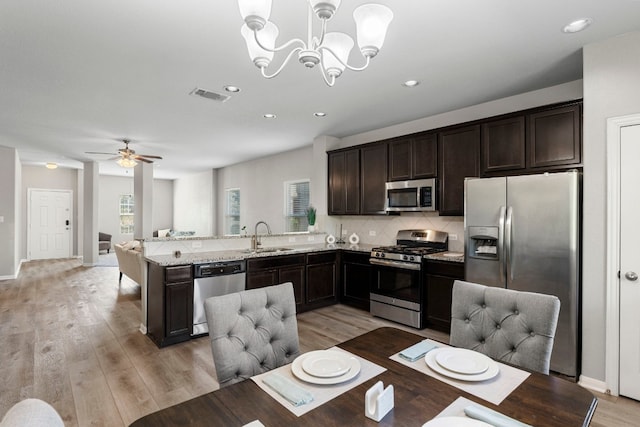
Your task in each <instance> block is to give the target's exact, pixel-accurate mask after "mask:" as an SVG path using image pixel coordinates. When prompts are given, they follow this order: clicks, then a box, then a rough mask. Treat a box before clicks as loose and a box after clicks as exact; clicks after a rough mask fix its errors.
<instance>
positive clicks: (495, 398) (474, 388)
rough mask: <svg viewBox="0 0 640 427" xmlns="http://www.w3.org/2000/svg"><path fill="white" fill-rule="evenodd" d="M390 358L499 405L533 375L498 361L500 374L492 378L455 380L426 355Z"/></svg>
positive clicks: (397, 355)
mask: <svg viewBox="0 0 640 427" xmlns="http://www.w3.org/2000/svg"><path fill="white" fill-rule="evenodd" d="M428 341H429V342H433V343H436V344H438V346H439V347H448V346H447V345H446V344H442V343H439V342H437V341H432V340H428ZM390 359H391V360H395V361H396V362H398V363H402V364H403V365H405V366H408V367H410V368H412V369H415V370H416V371H419V372H422V373H423V374H426V375H429V376H430V377H433V378H436V379H438V380H440V381H442V382H444V383H447V384H449V385H452V386H454V387H456V388H459V389H460V390H464V391H466V392H467V393H470V394H472V395H474V396H477V397H479V398H480V399H484V400H486V401H487V402H491V403H493V404H494V405H499V404H500V403H501V402H502V401H503V400H504V399H505V398H506V397H507V396H509V394H511V392H512V391H513V390H515V389H516V388H518V386H519V385H520V384H522V383H523V382H524V380H526V379H527V378H528V377H529V375H531V374H530V373H529V372H526V371H523V370H522V369H518V368H514V367H513V366H509V365H505V364H503V363H500V362H496V363H498V366H499V367H500V372H499V373H498V375H496V376H495V377H494V378H492V379H490V380H486V381H480V382H476V383H473V382H467V381H460V380H455V379H453V378H449V377H446V376H444V375H440V374H439V373H437V372H435V371H434V370H433V369H431V368H430V367H429V366H428V365H427V363H426V362H425V361H424V357H423V358H421V359H418V360H416V361H415V362H409V361H408V360H405V359H403V358H402V357H400V355H399V353H396V354H394V355H393V356H391V357H390Z"/></svg>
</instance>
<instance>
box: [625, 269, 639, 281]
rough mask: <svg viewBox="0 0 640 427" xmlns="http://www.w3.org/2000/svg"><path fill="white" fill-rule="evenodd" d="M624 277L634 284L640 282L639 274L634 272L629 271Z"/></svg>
mask: <svg viewBox="0 0 640 427" xmlns="http://www.w3.org/2000/svg"><path fill="white" fill-rule="evenodd" d="M624 277H626V278H627V280H631V281H632V282H635V281H636V280H638V274H637V273H636V272H634V271H627V272H626V273H624Z"/></svg>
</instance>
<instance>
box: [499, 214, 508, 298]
mask: <svg viewBox="0 0 640 427" xmlns="http://www.w3.org/2000/svg"><path fill="white" fill-rule="evenodd" d="M505 212H506V207H504V206H500V217H499V220H498V260H499V264H500V284H501V285H502V286H503V287H504V286H505V285H506V284H505V277H507V271H506V268H507V264H506V262H505V259H504V258H505V252H504V222H505V215H506V213H505Z"/></svg>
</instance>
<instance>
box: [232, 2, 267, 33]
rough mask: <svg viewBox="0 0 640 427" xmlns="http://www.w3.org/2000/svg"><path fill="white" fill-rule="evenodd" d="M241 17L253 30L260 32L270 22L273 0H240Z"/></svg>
mask: <svg viewBox="0 0 640 427" xmlns="http://www.w3.org/2000/svg"><path fill="white" fill-rule="evenodd" d="M238 7H239V8H240V15H242V19H243V20H244V22H245V23H246V24H247V26H248V27H249V28H250V29H252V30H260V29H262V27H263V26H264V25H265V24H266V23H267V21H269V16H270V15H271V0H238Z"/></svg>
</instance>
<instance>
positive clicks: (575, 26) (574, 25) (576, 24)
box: [562, 18, 593, 33]
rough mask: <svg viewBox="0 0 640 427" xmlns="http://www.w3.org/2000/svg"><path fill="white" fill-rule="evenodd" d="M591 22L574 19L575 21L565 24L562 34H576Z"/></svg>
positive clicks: (587, 19) (583, 19)
mask: <svg viewBox="0 0 640 427" xmlns="http://www.w3.org/2000/svg"><path fill="white" fill-rule="evenodd" d="M592 22H593V21H592V20H591V18H582V19H576V20H575V21H573V22H571V23H569V24H567V25H566V26H565V27H564V28H563V29H562V32H563V33H577V32H578V31H582V30H584V29H585V28H587V27H588V26H589V25H591V23H592Z"/></svg>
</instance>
